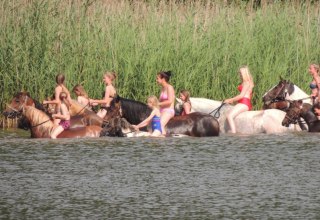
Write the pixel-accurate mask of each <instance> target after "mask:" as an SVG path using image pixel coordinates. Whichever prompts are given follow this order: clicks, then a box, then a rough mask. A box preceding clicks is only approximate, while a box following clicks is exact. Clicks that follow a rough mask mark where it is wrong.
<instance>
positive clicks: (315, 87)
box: [309, 64, 320, 102]
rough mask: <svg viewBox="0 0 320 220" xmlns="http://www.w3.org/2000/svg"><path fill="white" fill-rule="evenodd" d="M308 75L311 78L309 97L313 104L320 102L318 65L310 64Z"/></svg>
mask: <svg viewBox="0 0 320 220" xmlns="http://www.w3.org/2000/svg"><path fill="white" fill-rule="evenodd" d="M309 73H310V75H311V76H312V81H311V83H310V89H311V97H312V98H313V102H318V101H319V100H320V76H319V65H316V64H311V65H310V66H309Z"/></svg>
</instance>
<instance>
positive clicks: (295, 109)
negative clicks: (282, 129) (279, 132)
mask: <svg viewBox="0 0 320 220" xmlns="http://www.w3.org/2000/svg"><path fill="white" fill-rule="evenodd" d="M300 117H302V118H303V119H304V120H305V122H306V123H307V124H308V131H309V132H320V120H319V119H318V117H317V116H316V115H315V113H314V112H313V111H312V105H310V104H308V103H303V102H302V101H301V100H300V101H293V102H292V103H291V105H290V107H289V109H288V111H287V114H286V116H285V118H284V119H283V121H282V124H283V125H284V126H289V124H291V123H296V122H297V121H298V120H299V118H300Z"/></svg>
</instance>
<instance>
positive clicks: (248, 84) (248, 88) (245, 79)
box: [224, 66, 254, 133]
mask: <svg viewBox="0 0 320 220" xmlns="http://www.w3.org/2000/svg"><path fill="white" fill-rule="evenodd" d="M239 75H240V78H241V84H240V85H239V86H238V90H239V92H240V94H239V95H237V96H235V97H233V98H229V99H226V100H224V103H228V104H232V103H233V102H236V101H237V102H238V103H237V104H236V105H235V106H234V108H233V109H232V110H231V111H230V112H229V113H228V114H227V121H228V122H229V125H230V129H231V133H236V127H235V124H234V118H235V117H236V116H237V115H239V114H240V113H242V112H245V111H250V110H251V109H252V104H251V98H252V89H253V87H254V83H253V79H252V76H251V73H250V71H249V68H248V67H247V66H242V67H240V69H239Z"/></svg>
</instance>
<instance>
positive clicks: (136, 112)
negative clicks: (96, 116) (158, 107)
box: [121, 98, 151, 124]
mask: <svg viewBox="0 0 320 220" xmlns="http://www.w3.org/2000/svg"><path fill="white" fill-rule="evenodd" d="M121 111H122V116H123V117H124V118H125V119H126V120H127V121H128V122H129V123H131V124H138V123H140V122H141V121H143V120H144V119H146V118H147V117H148V116H149V115H150V113H151V109H150V108H149V107H148V106H147V105H146V104H144V103H142V102H138V101H134V100H130V99H123V98H121Z"/></svg>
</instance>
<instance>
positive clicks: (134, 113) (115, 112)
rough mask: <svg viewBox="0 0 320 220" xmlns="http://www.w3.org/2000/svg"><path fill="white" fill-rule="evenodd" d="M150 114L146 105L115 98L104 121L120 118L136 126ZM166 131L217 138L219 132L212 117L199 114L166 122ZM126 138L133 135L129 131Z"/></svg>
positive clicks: (174, 133) (216, 122) (195, 113)
mask: <svg viewBox="0 0 320 220" xmlns="http://www.w3.org/2000/svg"><path fill="white" fill-rule="evenodd" d="M150 113H151V109H150V108H149V107H148V106H147V105H146V104H144V103H141V102H138V101H134V100H130V99H124V98H121V97H119V96H116V97H114V99H113V100H112V102H111V104H110V108H109V109H108V112H107V116H106V118H105V119H106V120H107V121H108V120H110V119H111V118H117V117H122V118H125V119H126V120H127V121H128V122H129V123H130V124H138V123H140V122H141V121H143V120H144V119H145V118H147V117H148V116H149V115H150ZM116 130H119V129H116ZM166 130H167V134H168V135H176V134H182V135H188V136H192V137H208V136H218V135H219V131H220V130H219V123H218V121H217V120H216V119H215V118H214V117H213V116H211V115H209V114H205V113H200V112H194V113H191V114H188V115H185V116H176V117H174V118H172V119H171V120H170V121H169V122H168V124H167V126H166ZM127 136H134V135H133V134H132V131H131V132H130V135H127Z"/></svg>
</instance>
